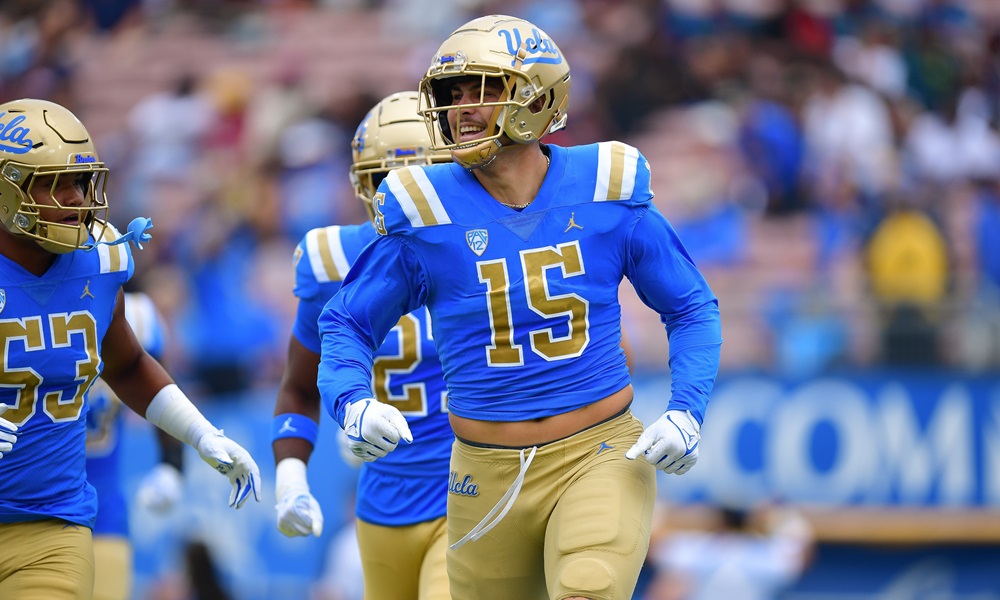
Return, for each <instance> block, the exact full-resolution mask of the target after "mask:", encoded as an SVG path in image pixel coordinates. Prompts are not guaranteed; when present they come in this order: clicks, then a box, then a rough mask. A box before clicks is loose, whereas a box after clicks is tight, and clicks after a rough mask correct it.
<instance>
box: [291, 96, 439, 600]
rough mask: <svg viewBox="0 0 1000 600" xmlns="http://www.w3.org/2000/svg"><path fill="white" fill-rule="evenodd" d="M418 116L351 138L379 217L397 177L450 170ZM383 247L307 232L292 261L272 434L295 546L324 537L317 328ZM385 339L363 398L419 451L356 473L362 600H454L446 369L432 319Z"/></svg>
mask: <svg viewBox="0 0 1000 600" xmlns="http://www.w3.org/2000/svg"><path fill="white" fill-rule="evenodd" d="M417 105H418V101H417V94H416V92H402V93H398V94H392V95H390V96H388V97H386V98H384V99H383V100H382V101H381V102H379V103H378V104H377V105H375V107H374V108H372V110H371V111H370V112H369V113H368V114H367V116H366V117H365V118H364V120H363V121H362V122H361V124H360V125H359V127H358V129H357V132H356V133H355V136H354V140H353V143H352V150H353V152H352V154H353V164H352V165H351V181H352V183H353V184H354V189H355V193H356V194H357V196H358V198H359V199H360V200H361V201H362V202H363V203H364V204H365V206H366V207H367V208H368V212H369V214H370V215H372V216H374V213H373V212H372V210H371V199H372V196H373V195H374V194H375V189H376V187H377V186H378V184H379V183H380V182H381V180H382V179H383V178H384V177H385V176H386V175H387V174H388V173H389V171H390V170H391V169H394V168H397V167H405V166H408V165H425V164H432V163H440V162H450V161H451V156H450V155H449V153H448V152H441V151H439V152H433V151H432V150H431V149H430V146H431V143H430V142H431V140H430V138H429V137H428V133H427V128H426V127H425V126H424V124H423V119H421V117H420V115H419V114H418V113H417ZM376 237H377V234H376V232H375V227H374V225H373V224H372V223H371V222H366V223H363V224H360V225H346V226H337V225H333V226H329V227H322V228H319V229H313V230H311V231H309V232H308V233H307V234H306V235H305V237H304V238H303V240H302V241H301V242H300V243H299V246H298V248H296V250H295V258H294V264H295V295H296V296H297V297H298V299H299V308H298V315H297V317H296V320H295V325H294V326H293V330H292V336H291V339H290V340H289V345H288V363H287V365H286V367H285V373H284V376H283V377H282V381H281V384H280V387H279V390H278V398H277V402H276V405H275V409H274V412H275V416H274V425H273V440H274V456H275V460H276V462H277V477H276V485H277V493H276V495H277V498H278V505H277V511H278V529H279V530H281V532H282V533H284V534H285V535H288V536H296V535H309V534H310V533H312V534H314V535H317V536H318V535H320V532H321V531H322V526H323V515H322V512H321V509H320V506H319V504H318V503H317V502H316V499H315V498H314V497H313V496H312V494H310V493H309V484H308V482H307V478H306V463H307V462H308V460H309V456H310V455H311V454H312V449H313V445H314V443H315V441H316V434H317V431H318V422H319V416H320V413H319V411H320V395H319V390H318V388H317V386H316V373H317V369H318V367H319V361H320V349H321V340H320V334H319V328H318V326H317V319H318V317H319V314H320V312H321V311H322V310H323V307H324V306H325V305H326V303H327V302H328V301H329V300H330V298H332V297H333V296H334V294H336V292H337V290H339V289H340V285H341V282H342V281H343V278H344V276H345V275H346V274H347V272H348V270H349V269H350V266H351V264H352V263H353V262H354V260H355V258H356V257H357V256H358V254H360V253H361V251H362V249H363V248H364V247H365V246H366V245H367V244H368V243H369V242H371V241H372V240H373V239H375V238H376ZM386 333H387V336H384V338H380V339H379V342H380V343H379V344H377V346H379V347H378V349H377V351H376V352H375V356H374V361H373V368H372V371H371V374H370V377H369V378H368V382H367V383H366V384H365V387H366V389H367V390H368V394H369V395H373V396H374V397H376V398H378V399H379V402H381V403H384V404H386V405H388V406H393V407H395V408H396V410H397V412H396V414H397V415H398V418H399V423H398V424H399V426H400V427H401V428H408V429H409V430H410V431H412V432H413V436H414V441H413V443H412V444H410V445H408V446H406V447H405V448H400V449H399V450H397V451H396V452H394V453H393V454H392V455H390V456H387V457H385V458H383V459H382V460H379V461H377V462H365V463H364V464H363V465H362V467H361V473H360V476H359V478H358V489H357V494H356V498H357V500H356V505H355V514H356V516H357V532H358V545H359V548H360V552H361V562H362V566H363V570H364V585H365V597H367V598H418V599H420V600H442V599H448V598H449V595H448V579H447V574H446V572H445V549H446V546H447V535H446V530H445V522H444V516H445V509H446V506H445V504H446V501H445V499H446V497H447V488H446V485H447V478H448V462H449V457H450V454H451V445H452V442H453V440H454V436H453V435H452V432H451V427H450V426H449V425H448V415H447V397H446V394H445V385H444V380H443V378H442V376H441V363H440V361H438V358H437V351H436V350H435V348H434V340H433V338H432V330H431V324H430V321H429V320H428V317H427V311H426V310H424V309H419V310H416V311H414V312H412V313H409V314H406V315H397V319H396V322H395V323H394V325H393V326H392V327H390V328H389V329H388V330H387V331H386ZM383 339H384V342H383ZM347 444H348V445H349V446H350V447H351V451H352V452H353V453H354V455H355V456H357V457H359V458H360V459H361V460H363V461H373V460H374V459H375V458H376V456H384V453H380V454H377V455H376V454H374V453H373V452H377V450H375V449H374V448H373V447H370V446H368V445H365V444H362V445H359V444H358V443H357V440H353V441H352V440H348V441H347Z"/></svg>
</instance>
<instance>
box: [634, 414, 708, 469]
mask: <svg viewBox="0 0 1000 600" xmlns="http://www.w3.org/2000/svg"><path fill="white" fill-rule="evenodd" d="M700 439H701V426H700V425H699V424H698V421H696V420H695V418H694V417H693V416H691V413H690V411H686V410H668V411H667V412H665V413H664V414H663V416H661V417H660V418H659V419H657V420H656V421H654V422H653V424H652V425H650V426H649V427H647V428H646V430H645V431H643V432H642V435H640V436H639V441H637V442H636V443H635V445H633V446H632V447H631V448H629V450H628V452H626V453H625V457H626V458H629V459H635V458H638V457H639V456H642V458H643V459H644V460H646V462H648V463H649V464H651V465H653V466H654V467H656V468H657V469H660V470H661V471H663V472H664V473H675V474H677V475H683V474H685V473H687V472H688V471H690V470H691V467H693V466H694V463H696V462H698V441H699V440H700Z"/></svg>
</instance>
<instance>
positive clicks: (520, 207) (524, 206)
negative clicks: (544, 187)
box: [500, 153, 552, 210]
mask: <svg viewBox="0 0 1000 600" xmlns="http://www.w3.org/2000/svg"><path fill="white" fill-rule="evenodd" d="M542 156H544V157H545V170H546V171H548V170H549V165H551V164H552V160H551V159H550V158H549V155H548V154H544V153H543V154H542ZM534 201H535V199H534V198H532V199H531V200H528V201H527V202H525V203H524V204H507V203H506V202H501V203H500V204H503V205H504V206H506V207H507V208H513V209H517V210H520V209H522V208H528V206H529V205H530V204H531V203H532V202H534Z"/></svg>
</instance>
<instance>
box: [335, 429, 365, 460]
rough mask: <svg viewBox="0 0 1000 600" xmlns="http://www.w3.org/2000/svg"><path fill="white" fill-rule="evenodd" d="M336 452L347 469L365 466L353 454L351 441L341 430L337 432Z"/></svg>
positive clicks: (358, 457)
mask: <svg viewBox="0 0 1000 600" xmlns="http://www.w3.org/2000/svg"><path fill="white" fill-rule="evenodd" d="M337 452H339V453H340V459H341V460H343V461H344V463H345V464H346V465H347V466H348V467H354V468H355V469H357V468H359V467H360V466H361V465H363V464H365V461H363V460H361V457H360V456H357V455H355V454H354V450H353V449H352V448H351V440H350V439H349V438H348V437H347V432H346V431H344V430H343V429H338V430H337Z"/></svg>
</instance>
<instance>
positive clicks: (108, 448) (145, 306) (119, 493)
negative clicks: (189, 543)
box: [87, 292, 184, 600]
mask: <svg viewBox="0 0 1000 600" xmlns="http://www.w3.org/2000/svg"><path fill="white" fill-rule="evenodd" d="M125 320H126V321H128V323H129V325H130V326H131V327H132V331H134V332H135V337H136V339H137V340H139V344H141V345H142V347H143V349H145V350H146V352H148V353H149V355H150V356H152V357H153V358H155V359H156V360H157V361H162V358H161V357H162V355H163V351H164V345H165V343H166V341H165V340H166V326H165V325H164V323H163V317H161V316H160V313H159V311H158V310H157V309H156V305H154V304H153V300H152V298H150V297H149V296H147V295H146V294H144V293H142V292H131V293H126V294H125ZM88 402H89V405H90V409H89V410H88V411H87V481H89V482H90V484H91V485H93V486H94V490H96V492H97V521H96V522H95V523H94V533H93V537H94V567H95V575H94V600H126V599H128V598H131V596H132V544H131V542H130V541H129V525H128V518H129V510H128V500H127V498H126V497H125V489H124V487H123V483H124V482H123V481H122V472H121V470H122V464H121V463H122V445H121V441H122V435H123V428H124V422H125V414H124V413H123V412H122V404H121V401H120V400H119V399H118V397H117V396H115V393H114V392H112V391H111V388H110V387H108V384H106V383H104V380H103V379H98V380H97V381H96V382H94V385H93V387H91V388H90V394H89V396H88ZM156 432H157V440H158V442H159V446H160V463H159V464H157V465H156V466H155V467H154V468H153V469H152V470H151V471H150V472H149V473H148V474H147V475H146V477H144V478H143V479H142V482H141V483H140V484H139V491H138V493H137V500H138V502H139V504H140V505H142V506H144V507H145V508H146V509H148V510H153V511H157V512H160V511H165V510H169V509H170V508H171V507H172V506H174V505H175V504H176V503H177V502H178V501H179V500H180V497H181V493H182V492H183V486H184V481H183V477H182V475H181V469H182V466H183V456H184V452H183V450H184V446H183V445H181V443H180V442H178V441H177V440H176V439H174V438H172V437H170V436H169V435H167V434H166V433H164V432H163V430H162V429H157V430H156Z"/></svg>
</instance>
